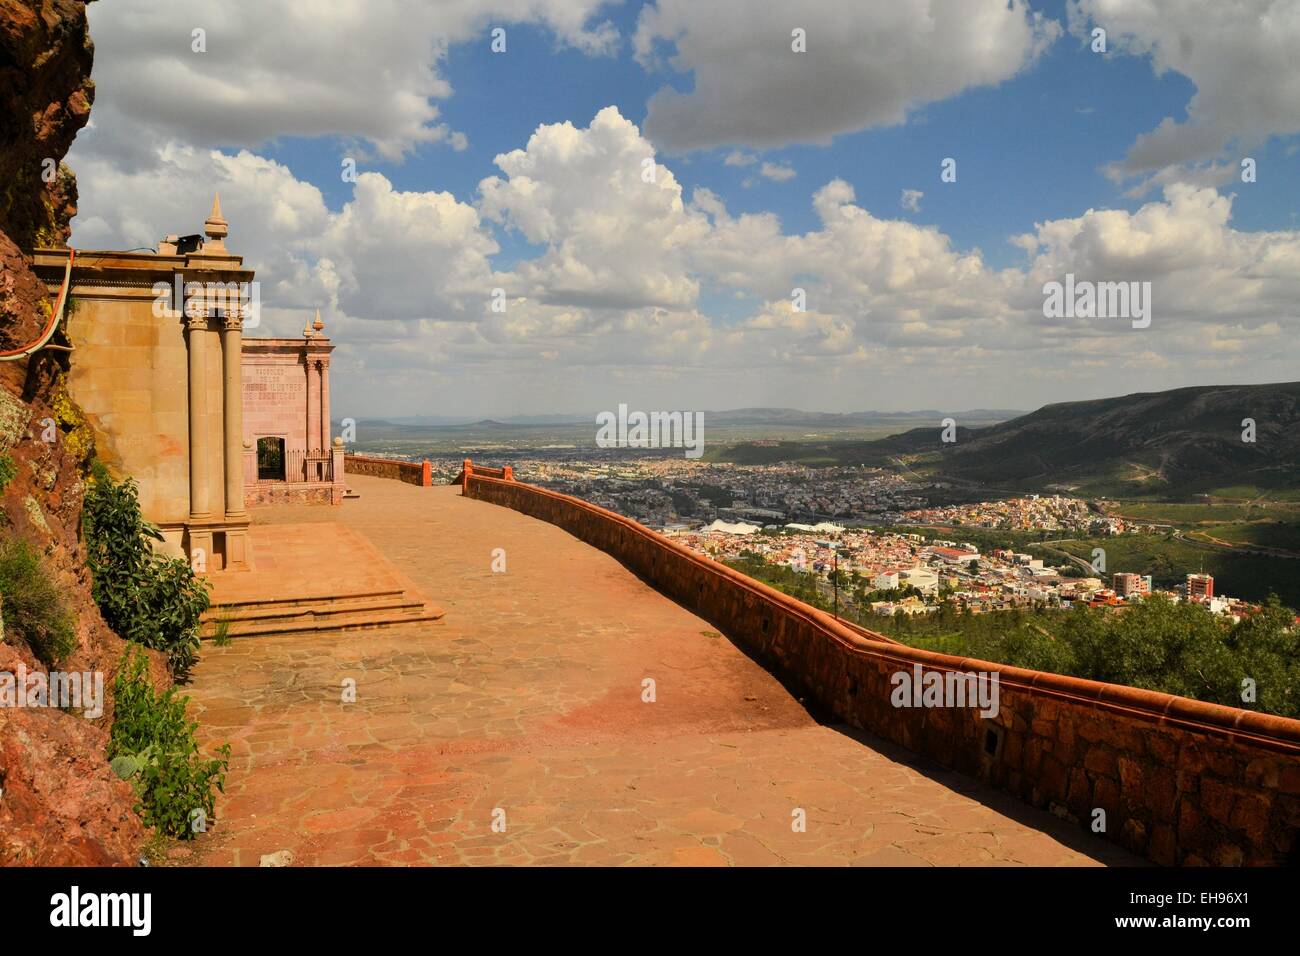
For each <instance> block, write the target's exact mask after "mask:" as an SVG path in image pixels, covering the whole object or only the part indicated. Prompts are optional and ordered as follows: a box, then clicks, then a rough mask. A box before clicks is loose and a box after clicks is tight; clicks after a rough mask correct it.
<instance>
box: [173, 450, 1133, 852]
mask: <svg viewBox="0 0 1300 956" xmlns="http://www.w3.org/2000/svg"><path fill="white" fill-rule="evenodd" d="M348 480H349V484H350V485H351V486H352V487H353V488H354V489H355V490H357V491H359V492H360V494H361V498H360V499H359V500H349V501H347V502H345V503H344V504H343V505H342V506H340V507H335V508H330V507H325V506H314V507H310V506H297V507H292V508H290V507H282V508H278V509H275V510H274V511H269V512H268V511H263V512H258V513H257V514H256V517H255V520H257V521H263V522H274V521H292V522H306V521H339V522H342V523H343V524H344V525H346V526H348V527H350V528H351V529H353V530H355V531H357V532H359V533H360V534H362V535H364V536H365V537H366V538H368V539H369V541H370V542H371V543H372V544H374V545H375V547H376V548H378V549H379V550H380V551H381V552H382V553H383V554H384V555H385V556H386V557H387V558H388V559H389V560H390V561H391V562H393V563H394V564H395V565H396V566H397V567H399V568H400V569H401V570H402V571H403V572H404V573H405V574H406V575H408V576H409V577H410V578H411V580H412V581H414V583H415V584H416V585H417V586H418V587H419V588H421V589H422V590H423V591H424V592H425V593H427V594H428V595H429V596H430V597H431V598H432V599H433V600H434V601H436V602H437V603H438V604H440V605H441V606H442V607H443V608H444V609H445V611H446V615H445V617H444V618H443V619H442V620H440V621H436V622H432V623H425V624H418V625H403V626H401V627H397V628H393V629H389V630H380V631H363V632H358V633H342V634H332V635H330V634H326V635H319V634H311V635H303V636H278V637H253V638H244V639H235V640H234V641H232V643H231V644H230V645H228V646H226V647H215V646H213V645H212V644H211V643H210V642H208V643H205V644H204V647H203V659H202V662H201V663H200V665H199V666H198V668H197V671H196V676H195V679H194V681H193V683H192V684H191V685H190V686H189V687H188V688H186V689H185V692H186V693H188V694H190V695H192V698H193V702H192V704H191V712H192V714H193V715H194V716H195V717H197V719H198V720H199V721H200V726H201V735H202V739H203V741H204V743H205V746H215V745H216V744H218V743H220V742H222V741H229V742H230V744H231V747H232V751H233V756H232V760H231V765H230V771H229V774H228V777H227V781H226V788H225V793H224V795H222V796H221V797H219V799H218V802H217V813H216V817H217V818H216V820H215V822H214V824H213V825H212V826H211V827H210V828H209V831H208V832H207V833H205V834H203V835H202V836H201V838H200V839H199V840H198V841H196V842H195V844H193V846H194V847H195V852H194V855H193V856H192V857H190V858H189V860H188V862H191V863H198V864H204V865H238V866H257V865H259V861H260V860H261V857H262V856H263V855H269V854H274V853H278V852H279V851H282V850H288V851H290V853H292V860H293V864H294V865H338V864H363V865H403V864H415V865H425V864H630V865H766V864H832V865H834V864H855V865H867V866H873V865H906V866H932V865H1017V864H1028V865H1048V866H1055V865H1067V866H1069V865H1099V864H1100V865H1107V864H1109V865H1115V864H1120V865H1124V864H1132V863H1135V862H1138V861H1137V860H1136V859H1135V858H1134V857H1132V856H1130V855H1128V854H1127V853H1125V852H1124V851H1122V850H1120V849H1119V848H1117V847H1115V846H1113V845H1111V844H1109V843H1106V842H1104V841H1102V840H1100V839H1097V838H1094V837H1092V836H1091V835H1089V834H1086V833H1084V832H1082V831H1080V830H1079V829H1078V828H1076V827H1074V826H1071V825H1068V824H1065V823H1063V822H1061V821H1059V820H1057V819H1056V818H1054V817H1052V816H1051V815H1049V814H1047V813H1045V812H1041V811H1036V810H1033V809H1032V808H1029V807H1027V806H1025V805H1023V804H1021V803H1019V802H1018V801H1015V800H1013V799H1012V798H1010V797H1007V796H1005V795H1002V794H999V793H996V792H995V791H993V790H991V789H989V788H987V787H985V786H984V785H982V784H980V783H978V782H976V781H974V780H971V779H969V778H966V777H963V776H961V775H958V774H954V773H950V772H948V771H945V770H943V769H941V768H939V767H938V766H936V765H934V764H932V763H930V762H929V761H926V760H924V759H923V758H919V757H916V756H914V755H912V754H910V753H908V752H907V751H905V750H902V749H900V748H898V747H895V746H893V745H892V744H889V743H886V742H884V741H881V740H879V739H877V738H874V737H872V736H871V735H869V734H862V733H859V732H856V731H851V730H849V729H848V728H845V727H842V726H834V725H827V724H823V723H819V722H818V721H817V720H815V719H814V718H813V717H812V716H810V714H809V713H808V711H807V710H805V708H804V707H803V706H802V705H801V704H800V702H799V701H797V700H795V699H794V698H793V697H792V696H791V695H790V693H789V692H788V691H787V690H786V689H785V688H784V687H783V686H782V685H781V684H780V683H779V682H778V681H777V680H775V679H774V678H773V677H772V676H771V675H769V674H768V673H767V672H766V671H765V670H763V669H762V668H761V667H760V666H758V665H757V664H755V663H754V662H753V661H752V660H750V658H749V657H747V656H746V655H745V654H744V653H742V652H741V651H740V650H738V649H737V648H736V647H735V646H734V645H733V644H731V643H730V642H729V641H728V640H727V639H726V638H725V637H723V636H721V635H719V634H718V633H717V631H716V630H715V629H714V627H713V626H712V625H710V624H709V623H707V622H705V621H703V620H701V619H700V618H698V617H696V616H695V615H693V614H691V613H689V612H688V611H686V610H684V609H682V608H681V607H679V606H677V605H676V604H674V603H673V602H671V601H670V600H668V599H667V598H665V597H663V596H662V595H660V594H659V593H658V592H656V591H654V590H652V589H651V588H650V587H648V586H647V585H646V584H645V583H643V582H642V581H641V580H640V579H638V578H637V577H636V576H634V575H633V574H632V573H631V572H629V571H628V570H626V569H625V568H624V567H623V566H622V565H620V564H619V563H618V562H617V561H615V560H614V559H612V558H611V557H609V556H608V555H605V554H604V553H602V552H600V551H597V550H595V549H593V548H591V547H589V546H587V545H586V544H583V543H582V542H580V541H578V540H577V539H575V538H573V537H571V536H570V535H568V534H567V533H566V532H564V531H561V530H560V529H559V528H556V527H554V526H552V525H549V524H546V523H544V522H541V521H537V520H534V519H532V518H528V517H526V516H524V515H521V514H518V513H516V512H513V511H510V510H508V509H505V508H500V507H497V506H494V505H491V504H488V503H486V502H480V501H474V500H471V499H466V498H462V497H460V495H459V488H457V487H454V486H443V487H434V488H419V487H416V486H413V485H406V484H403V483H401V482H396V481H387V480H384V479H379V478H368V477H362V476H351V475H350V476H349V478H348ZM496 548H502V549H504V551H505V561H506V570H505V571H504V573H499V572H494V571H493V570H492V562H493V549H496ZM321 560H322V561H323V562H327V561H328V555H322V557H321ZM339 570H340V569H337V568H335V569H333V572H332V573H335V574H337V573H338V572H339ZM342 570H347V569H342ZM362 571H363V569H358V572H357V573H359V574H360V573H362ZM647 679H649V680H653V681H654V685H653V691H654V694H653V697H654V699H653V701H652V702H651V701H647V700H645V699H644V698H645V697H648V696H650V695H649V694H648V692H647V691H646V689H645V685H644V683H643V682H644V681H646V680H647ZM801 821H802V822H803V824H804V825H803V826H802V827H801V826H800V822H801Z"/></svg>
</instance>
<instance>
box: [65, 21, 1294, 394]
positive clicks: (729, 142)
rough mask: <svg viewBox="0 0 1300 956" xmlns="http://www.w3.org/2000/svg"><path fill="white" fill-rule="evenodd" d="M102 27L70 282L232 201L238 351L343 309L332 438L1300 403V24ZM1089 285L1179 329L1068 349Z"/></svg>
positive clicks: (1085, 332) (1087, 333)
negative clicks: (1271, 394)
mask: <svg viewBox="0 0 1300 956" xmlns="http://www.w3.org/2000/svg"><path fill="white" fill-rule="evenodd" d="M88 15H89V18H90V26H91V35H92V37H93V39H94V42H95V68H94V74H93V76H94V79H95V82H96V99H95V105H94V109H93V112H92V115H91V123H90V126H89V127H88V128H87V129H86V130H83V131H82V133H81V134H80V136H79V137H78V138H77V141H76V142H75V144H74V146H73V149H72V151H71V153H70V155H69V156H68V157H67V163H68V165H69V166H71V167H72V169H73V170H74V172H76V174H77V177H78V184H79V189H80V203H79V212H78V215H77V217H76V218H75V219H74V220H73V234H72V243H73V245H75V246H77V247H78V248H88V249H129V248H139V247H156V245H157V242H158V240H159V239H160V238H162V237H163V236H165V235H167V234H173V233H175V234H182V235H183V234H187V233H195V232H199V231H201V229H202V222H203V219H204V218H205V217H206V215H207V213H208V210H209V208H210V206H211V204H212V196H213V194H214V192H219V193H220V195H221V203H222V208H223V211H224V214H225V218H226V219H227V220H228V221H229V223H230V235H229V238H228V239H227V246H228V247H229V248H230V249H231V251H233V252H235V253H237V254H240V255H242V256H244V258H245V265H246V266H249V267H251V268H254V269H255V270H256V271H257V278H258V281H259V282H260V295H261V302H262V316H261V321H260V323H259V326H258V327H257V328H255V329H249V330H247V331H246V334H248V335H255V336H256V335H294V334H297V333H298V332H299V331H300V330H301V329H302V327H303V325H304V324H305V323H306V322H308V321H310V319H311V317H312V316H313V315H314V312H315V310H316V309H319V310H320V311H321V315H322V318H323V319H324V321H325V324H326V334H328V335H330V336H331V337H332V339H333V341H334V343H335V345H336V349H335V352H334V356H333V364H332V368H331V383H332V387H333V390H334V395H333V408H334V411H335V413H336V416H337V417H340V418H342V417H355V418H362V417H368V418H374V417H383V416H392V417H398V416H421V415H427V416H472V417H494V418H502V417H508V416H511V415H536V414H545V413H580V414H584V415H588V414H591V413H593V412H595V411H601V410H612V409H617V408H618V406H619V405H620V404H627V405H628V406H629V407H631V408H633V409H642V410H647V411H650V410H666V409H681V410H708V409H713V410H716V409H724V408H738V407H745V406H781V407H796V408H804V409H809V410H819V411H859V410H868V409H877V410H907V409H940V410H945V411H957V410H961V409H969V408H1019V409H1031V408H1036V407H1038V406H1040V405H1043V404H1048V403H1051V402H1058V401H1072V400H1078V399H1087V398H1100V397H1106V396H1111V395H1121V394H1128V393H1132V392H1139V391H1157V390H1162V389H1167V388H1176V387H1180V386H1186V385H1207V384H1229V383H1233V384H1241V383H1259V382H1277V381H1294V380H1296V379H1297V378H1300V374H1298V372H1297V369H1298V368H1300V364H1298V361H1297V360H1300V337H1298V336H1297V335H1296V331H1297V323H1300V223H1297V220H1296V213H1297V211H1300V204H1298V203H1297V198H1298V197H1300V155H1298V153H1297V151H1298V150H1300V57H1297V56H1296V54H1295V51H1296V50H1297V49H1300V4H1296V3H1294V2H1291V0H1236V2H1233V3H1225V2H1223V0H1143V2H1133V0H1063V2H1024V0H1010V2H1008V0H839V2H832V0H804V2H801V3H799V4H790V3H785V2H779V0H710V2H708V3H701V2H698V0H652V2H647V3H635V2H601V0H476V2H471V0H321V2H313V3H310V4H303V3H301V2H298V0H113V2H111V3H96V4H92V5H90V6H89V8H88ZM1099 30H1101V31H1104V37H1103V36H1102V35H1101V34H1099V33H1098V32H1097V31H1099ZM1103 40H1104V44H1103ZM1103 45H1104V49H1102V48H1101V47H1102V46H1103ZM1243 163H1245V165H1246V167H1249V168H1243ZM945 169H946V170H947V172H948V174H947V175H945ZM1067 274H1069V275H1072V276H1074V277H1075V280H1076V281H1077V282H1094V283H1102V282H1125V283H1139V286H1138V287H1137V288H1143V286H1141V284H1142V283H1150V286H1149V289H1150V297H1149V302H1150V316H1149V318H1150V321H1149V323H1148V324H1145V325H1144V324H1143V323H1142V322H1140V321H1130V320H1129V318H1127V317H1124V316H1120V317H1115V316H1105V317H1089V316H1086V315H1072V316H1056V315H1052V316H1048V315H1046V314H1045V309H1044V302H1045V299H1046V298H1047V296H1046V295H1045V292H1044V287H1045V286H1046V285H1047V284H1049V283H1051V282H1064V281H1065V276H1066V275H1067Z"/></svg>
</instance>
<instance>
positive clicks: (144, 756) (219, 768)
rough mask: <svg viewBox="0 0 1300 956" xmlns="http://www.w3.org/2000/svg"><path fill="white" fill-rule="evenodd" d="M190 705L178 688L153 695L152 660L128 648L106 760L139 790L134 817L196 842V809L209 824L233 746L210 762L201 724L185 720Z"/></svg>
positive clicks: (119, 675)
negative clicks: (197, 735)
mask: <svg viewBox="0 0 1300 956" xmlns="http://www.w3.org/2000/svg"><path fill="white" fill-rule="evenodd" d="M188 702H189V698H188V697H180V696H178V695H177V693H176V688H174V687H172V688H168V689H167V691H166V692H164V693H162V694H159V693H158V692H157V691H155V690H154V687H153V682H152V681H151V680H150V679H149V661H148V657H147V656H146V655H145V653H144V652H143V651H142V650H141V649H140V648H139V647H137V646H134V645H129V646H128V647H127V649H126V653H125V654H123V655H122V661H121V665H120V667H119V669H118V672H117V676H116V677H115V678H114V679H113V728H112V730H111V731H110V733H109V742H108V759H109V760H110V761H111V764H112V767H113V771H114V772H115V773H116V774H117V775H118V776H119V777H122V778H124V779H126V780H129V781H130V782H131V785H132V786H133V787H134V788H135V793H136V797H137V799H138V803H137V805H136V812H137V813H139V814H140V816H141V818H142V819H143V820H144V822H145V823H146V824H147V825H149V826H151V827H155V828H156V829H157V830H158V831H159V832H161V833H164V834H166V835H167V836H170V837H176V838H178V839H182V840H188V839H192V838H193V837H194V832H195V827H194V826H193V825H192V821H193V818H194V812H195V811H196V810H199V811H202V813H203V819H204V820H205V821H206V820H209V819H211V818H212V816H213V814H214V810H215V805H216V799H217V792H218V791H222V792H224V790H225V782H226V770H227V769H228V768H229V766H230V744H223V745H222V746H221V748H220V749H219V750H218V751H217V756H216V757H213V758H210V759H205V758H204V757H203V756H202V755H201V754H200V753H199V745H198V743H197V741H196V740H195V739H194V731H195V729H196V728H197V727H198V723H196V722H194V721H190V720H187V719H186V717H185V705H186V704H187V703H188Z"/></svg>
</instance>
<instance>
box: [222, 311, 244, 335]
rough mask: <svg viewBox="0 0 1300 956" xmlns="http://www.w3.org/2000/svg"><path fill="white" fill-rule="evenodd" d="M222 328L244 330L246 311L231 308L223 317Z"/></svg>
mask: <svg viewBox="0 0 1300 956" xmlns="http://www.w3.org/2000/svg"><path fill="white" fill-rule="evenodd" d="M221 328H222V329H223V330H224V331H226V332H242V331H243V330H244V313H243V312H241V311H240V310H239V309H230V310H229V311H227V312H226V314H225V315H224V316H222V318H221Z"/></svg>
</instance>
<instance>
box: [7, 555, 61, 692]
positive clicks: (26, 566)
mask: <svg viewBox="0 0 1300 956" xmlns="http://www.w3.org/2000/svg"><path fill="white" fill-rule="evenodd" d="M0 621H3V626H2V627H0V632H2V633H3V634H4V638H5V640H6V641H10V642H13V641H22V642H23V643H25V644H26V645H27V646H28V647H29V648H31V651H32V653H33V654H35V655H36V658H37V660H39V661H40V662H41V663H43V664H45V665H46V666H47V667H48V666H51V665H53V664H56V663H58V662H59V661H60V660H62V659H63V658H64V657H66V656H67V655H68V654H70V653H71V652H72V650H73V649H74V648H75V647H76V646H77V627H76V620H75V618H74V616H73V614H72V612H71V611H69V610H68V607H67V604H66V603H65V602H64V600H63V597H62V595H60V594H59V589H58V587H57V586H56V585H55V583H54V581H53V580H52V579H51V578H50V574H49V572H48V570H47V569H46V567H45V565H44V563H43V562H42V561H41V558H40V555H39V554H37V553H36V552H35V551H34V550H33V549H32V547H31V545H29V544H28V543H27V542H26V541H24V540H23V539H22V538H18V537H5V538H4V539H2V540H0Z"/></svg>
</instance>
